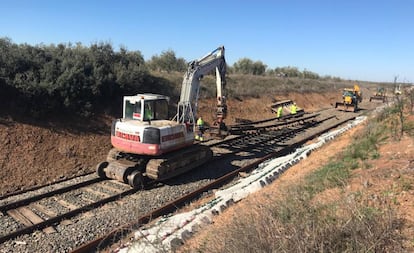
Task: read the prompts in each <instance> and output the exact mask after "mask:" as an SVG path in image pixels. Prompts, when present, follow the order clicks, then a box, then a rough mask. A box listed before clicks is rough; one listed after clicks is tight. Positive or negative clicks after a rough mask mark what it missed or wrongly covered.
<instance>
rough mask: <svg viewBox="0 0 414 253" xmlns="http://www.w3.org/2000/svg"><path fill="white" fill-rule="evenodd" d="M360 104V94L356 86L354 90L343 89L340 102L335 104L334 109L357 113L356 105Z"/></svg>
mask: <svg viewBox="0 0 414 253" xmlns="http://www.w3.org/2000/svg"><path fill="white" fill-rule="evenodd" d="M360 102H362V94H361V91H360V89H359V86H358V85H357V84H355V85H354V88H353V89H351V88H344V89H343V91H342V101H341V102H336V103H335V108H338V109H339V110H342V111H353V112H356V111H358V103H360Z"/></svg>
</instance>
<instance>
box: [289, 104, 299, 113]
mask: <svg viewBox="0 0 414 253" xmlns="http://www.w3.org/2000/svg"><path fill="white" fill-rule="evenodd" d="M297 109H298V107H297V106H296V103H293V104H292V105H291V106H290V114H296V111H297Z"/></svg>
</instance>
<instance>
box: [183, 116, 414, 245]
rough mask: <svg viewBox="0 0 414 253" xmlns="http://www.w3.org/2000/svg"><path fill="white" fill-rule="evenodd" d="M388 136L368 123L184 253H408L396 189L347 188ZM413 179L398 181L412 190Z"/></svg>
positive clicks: (404, 225) (375, 123)
mask: <svg viewBox="0 0 414 253" xmlns="http://www.w3.org/2000/svg"><path fill="white" fill-rule="evenodd" d="M388 135H389V132H386V131H384V127H383V126H382V125H381V123H380V122H375V121H372V123H371V122H370V123H368V126H367V127H366V128H365V131H364V132H363V133H360V134H358V135H357V137H356V138H355V139H354V140H353V143H352V144H351V145H350V146H349V147H348V148H347V149H346V150H343V152H340V154H339V155H338V156H337V157H336V158H335V159H333V160H332V161H331V162H329V163H328V164H326V165H325V166H322V167H320V168H319V169H318V170H317V171H315V172H312V173H310V174H309V175H307V176H306V177H305V178H303V179H302V180H299V181H296V184H295V185H291V186H288V187H285V188H282V189H280V194H278V195H266V197H265V198H266V200H265V201H260V202H249V203H248V204H246V205H247V206H249V208H243V209H238V211H237V212H236V215H234V216H233V217H232V220H231V221H230V222H226V224H224V225H223V224H221V226H219V227H218V229H215V230H214V231H210V232H209V233H208V234H207V235H205V236H204V237H203V238H201V240H199V241H198V243H197V245H195V246H194V244H193V245H192V247H188V248H185V247H183V248H182V249H181V251H180V252H224V253H226V252H240V253H242V252H405V251H406V250H407V248H405V247H406V246H407V241H409V240H410V238H409V237H407V234H406V233H404V232H403V231H404V227H406V224H405V223H406V221H405V220H404V219H401V218H400V217H401V216H400V215H399V214H398V212H399V210H397V207H396V194H397V192H394V191H397V189H394V188H393V191H392V193H388V194H374V195H373V193H372V192H370V191H367V189H368V188H367V187H370V186H369V185H370V184H371V183H370V182H369V181H367V182H366V184H365V183H364V184H365V185H364V187H365V188H362V189H358V190H354V191H350V190H349V189H351V188H352V187H349V185H348V184H349V183H350V181H351V180H353V179H354V178H353V176H354V174H355V173H353V172H354V171H355V170H358V171H359V172H360V171H361V170H362V172H363V171H367V170H368V169H365V168H364V167H367V166H365V164H367V163H369V162H370V161H372V160H373V159H374V160H375V159H377V158H378V157H379V153H378V152H379V150H378V149H379V147H380V146H381V144H383V142H384V141H385V140H386V138H385V136H388ZM368 167H369V166H368ZM370 173H371V174H372V172H370ZM409 179H410V178H408V177H407V178H405V177H401V176H400V177H399V178H398V180H399V182H400V185H401V186H400V187H401V189H403V190H405V191H408V190H410V189H411V187H412V181H410V180H409ZM371 180H372V179H371ZM373 196H375V198H373ZM249 204H250V205H249ZM397 204H398V203H397ZM246 205H245V206H246ZM408 247H410V246H408Z"/></svg>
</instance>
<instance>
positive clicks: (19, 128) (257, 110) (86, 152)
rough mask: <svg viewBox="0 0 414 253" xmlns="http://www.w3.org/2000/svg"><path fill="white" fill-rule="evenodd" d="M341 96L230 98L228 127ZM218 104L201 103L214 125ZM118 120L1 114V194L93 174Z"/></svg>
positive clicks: (325, 104)
mask: <svg viewBox="0 0 414 253" xmlns="http://www.w3.org/2000/svg"><path fill="white" fill-rule="evenodd" d="M336 97H338V94H329V93H327V94H316V93H312V94H300V93H291V94H289V95H288V96H283V97H282V96H278V95H275V96H272V95H267V96H263V97H261V98H243V99H231V98H230V99H229V101H228V108H229V110H228V111H229V112H228V119H227V121H226V122H227V123H228V124H233V123H234V122H235V119H236V118H244V119H250V120H258V119H264V118H270V117H274V114H272V112H271V110H270V104H272V103H273V102H274V101H275V100H286V99H291V100H294V101H295V102H296V103H297V104H298V106H299V107H302V108H304V109H305V110H306V111H315V110H318V109H320V108H326V107H330V106H331V104H332V103H334V101H335V99H336ZM214 112H215V100H214V99H210V100H200V101H199V114H201V115H203V116H204V117H205V119H206V121H207V122H212V121H213V116H214ZM111 121H112V118H110V117H105V116H101V117H99V119H95V120H94V121H89V122H83V121H82V120H79V119H71V120H69V119H63V120H60V121H54V122H30V123H22V122H21V121H15V120H13V119H11V117H5V116H1V115H0V142H1V145H0V168H1V169H0V178H1V179H2V184H1V185H0V195H4V194H6V193H8V192H13V191H17V190H21V189H25V188H28V187H33V186H36V185H43V184H46V183H50V182H53V181H56V180H59V179H62V178H67V177H72V176H75V175H80V174H83V173H85V172H93V171H94V170H95V166H96V164H97V163H98V162H100V161H102V160H104V159H105V157H106V155H107V152H108V151H109V149H110V148H111V144H110V125H111Z"/></svg>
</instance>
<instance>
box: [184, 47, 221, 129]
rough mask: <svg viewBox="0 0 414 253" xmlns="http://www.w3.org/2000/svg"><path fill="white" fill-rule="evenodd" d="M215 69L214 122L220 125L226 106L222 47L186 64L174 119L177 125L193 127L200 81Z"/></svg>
mask: <svg viewBox="0 0 414 253" xmlns="http://www.w3.org/2000/svg"><path fill="white" fill-rule="evenodd" d="M214 69H215V72H216V85H217V112H216V121H217V122H218V123H219V124H221V123H222V121H223V119H224V118H225V117H226V112H227V105H226V97H225V95H226V94H224V92H225V85H226V80H225V74H226V61H225V58H224V47H223V46H221V47H218V48H217V49H215V50H214V51H212V52H210V53H208V54H207V55H205V56H204V57H202V58H200V59H198V60H194V61H192V62H190V63H189V64H188V68H187V72H186V73H185V74H184V80H183V83H182V87H181V95H180V101H179V103H178V108H177V115H176V119H177V121H178V122H179V123H188V124H190V125H195V121H196V118H197V102H198V95H199V90H200V80H201V79H202V78H203V76H204V75H206V74H209V73H210V72H212V71H213V70H214Z"/></svg>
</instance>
